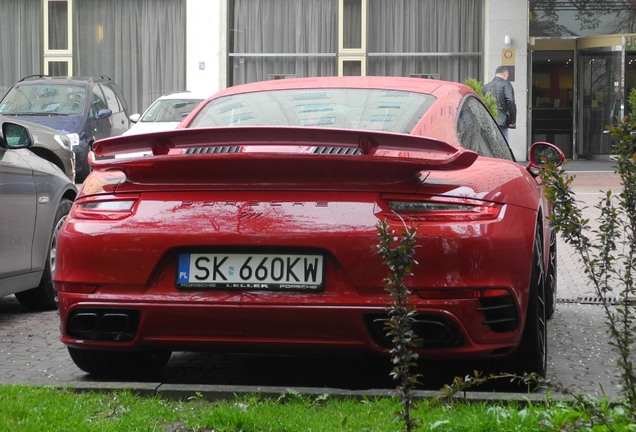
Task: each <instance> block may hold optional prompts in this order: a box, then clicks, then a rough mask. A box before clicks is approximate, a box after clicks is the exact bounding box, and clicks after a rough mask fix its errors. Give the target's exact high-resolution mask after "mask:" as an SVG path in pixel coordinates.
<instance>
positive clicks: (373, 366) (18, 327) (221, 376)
mask: <svg viewBox="0 0 636 432" xmlns="http://www.w3.org/2000/svg"><path fill="white" fill-rule="evenodd" d="M566 170H567V171H568V172H570V173H571V174H573V175H575V181H574V184H573V189H574V191H575V192H576V196H577V199H579V200H580V201H581V204H582V205H584V206H586V207H587V208H586V209H584V215H586V216H589V217H590V218H592V217H593V215H594V211H595V210H594V205H595V204H596V203H597V202H598V200H599V199H600V198H601V197H602V195H603V193H604V191H607V190H612V191H615V192H616V191H620V183H619V181H618V178H617V176H616V175H615V174H613V172H612V166H611V163H609V162H597V161H584V162H571V163H569V164H568V165H567V166H566ZM558 248H559V256H558V270H559V274H558V279H559V280H558V284H559V285H558V286H559V288H558V293H557V310H556V312H555V315H554V317H553V318H552V320H551V321H550V322H549V329H548V332H549V333H548V335H549V336H548V338H549V341H548V351H549V359H548V378H549V379H550V380H551V381H553V382H555V383H559V384H560V385H563V386H565V387H568V388H571V389H572V390H573V391H575V392H580V393H584V394H589V395H593V396H601V395H607V396H609V397H615V396H617V395H618V394H619V392H620V389H619V382H620V381H619V370H618V368H617V366H616V363H615V359H616V355H615V354H614V351H612V348H611V346H610V345H609V343H608V341H609V336H608V332H607V329H606V326H605V324H604V312H603V306H602V305H601V304H600V303H599V302H598V301H596V300H597V299H596V294H595V292H594V290H593V289H592V288H591V287H590V286H589V284H588V282H587V280H586V278H585V276H584V274H583V271H582V265H581V261H580V260H579V258H578V257H577V255H576V253H575V252H574V250H573V248H571V247H570V246H568V245H567V244H565V243H564V242H563V241H562V240H561V239H559V244H558ZM58 319H59V318H58V314H57V312H55V311H51V312H44V313H42V312H40V313H34V312H30V311H27V310H26V309H24V308H23V307H22V306H20V304H19V303H18V302H17V300H16V299H15V298H14V297H13V296H9V297H5V298H0V384H29V385H38V386H54V387H71V388H76V389H80V390H83V389H87V390H88V389H95V390H110V389H131V390H135V391H138V392H140V393H149V394H160V395H163V396H168V397H188V396H191V395H194V394H199V395H204V396H205V397H207V398H209V399H214V398H227V397H232V396H233V395H236V394H238V393H254V392H258V393H262V394H272V395H280V394H281V393H283V392H285V391H287V390H288V389H292V388H293V389H294V390H295V391H299V392H303V393H310V394H311V393H314V394H324V393H330V394H334V395H336V394H338V395H347V396H352V395H353V396H366V395H378V394H388V393H390V391H391V389H392V387H393V383H392V382H391V381H390V379H389V378H388V370H389V369H388V365H387V364H385V363H384V362H379V361H378V362H375V361H372V360H370V359H366V358H365V359H359V358H342V357H335V356H325V357H308V358H298V357H282V358H281V357H275V356H253V355H225V354H222V353H175V354H173V357H172V358H171V360H170V362H169V364H168V366H167V367H166V369H165V370H164V371H163V372H162V374H161V375H160V376H159V377H158V379H157V380H154V381H127V382H120V381H108V380H98V379H95V378H94V377H92V376H90V375H87V374H85V373H84V372H82V371H81V370H79V369H78V368H77V367H76V366H75V365H74V364H73V362H72V361H71V359H70V357H69V355H68V353H67V351H66V349H65V347H64V346H63V345H62V344H61V342H60V341H59V322H58ZM449 365H450V366H449ZM474 366H475V365H474V364H473V363H465V364H462V365H456V364H453V363H450V364H449V363H447V362H445V366H444V367H442V372H441V373H440V372H439V368H440V367H441V366H440V365H439V364H436V363H426V364H424V365H423V366H422V368H421V371H420V372H421V374H422V377H421V380H420V381H421V382H422V383H423V385H422V390H421V392H422V394H424V395H426V394H437V393H438V392H437V390H438V389H439V388H440V387H441V386H442V385H443V383H444V382H449V381H446V380H450V379H452V377H453V376H455V375H460V376H462V375H464V374H466V373H470V371H472V369H474V368H475V367H474ZM477 366H478V367H479V365H477ZM466 397H468V398H470V397H477V398H480V399H483V398H516V397H518V398H521V399H527V398H529V397H530V398H532V397H537V398H541V397H543V394H540V393H539V394H537V393H534V394H531V395H528V394H527V392H525V391H521V392H517V393H511V392H510V389H509V388H504V389H503V390H500V389H498V388H497V386H494V387H493V388H486V389H481V388H480V389H478V391H475V392H474V393H472V396H471V392H468V393H467V394H466Z"/></svg>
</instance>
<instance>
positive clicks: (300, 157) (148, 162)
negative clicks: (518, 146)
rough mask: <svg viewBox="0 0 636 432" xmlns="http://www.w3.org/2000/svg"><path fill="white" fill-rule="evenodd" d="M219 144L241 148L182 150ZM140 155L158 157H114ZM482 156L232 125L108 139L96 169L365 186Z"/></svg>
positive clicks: (98, 149) (146, 176)
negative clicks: (329, 175) (323, 179)
mask: <svg viewBox="0 0 636 432" xmlns="http://www.w3.org/2000/svg"><path fill="white" fill-rule="evenodd" d="M211 147H235V148H236V147H238V148H240V150H238V151H236V152H231V153H227V152H226V153H223V152H220V153H198V154H183V153H184V152H180V151H179V150H186V149H193V148H197V149H201V148H211ZM316 147H328V148H343V149H352V150H356V152H355V153H356V154H351V152H349V154H347V155H342V154H314V152H313V149H315V148H316ZM140 152H141V153H147V154H149V155H150V156H144V157H137V158H130V159H115V158H114V156H116V155H121V154H126V153H140ZM477 157H478V155H477V154H476V153H474V152H472V151H469V150H465V149H461V148H457V147H454V146H452V145H450V144H448V143H445V142H442V141H438V140H435V139H432V138H426V137H420V136H415V135H405V134H395V133H386V132H376V131H366V130H347V129H326V128H301V127H224V128H204V129H177V130H172V131H167V132H156V133H150V134H144V135H129V136H121V137H114V138H107V139H103V140H99V141H97V142H95V144H94V148H93V156H91V157H90V159H89V160H90V164H91V166H92V167H93V168H94V169H96V170H100V171H109V170H117V171H122V172H124V173H125V174H126V176H127V177H128V178H129V179H130V180H132V181H134V180H135V179H137V180H139V181H140V182H142V183H144V182H146V181H153V182H154V181H159V183H163V182H165V181H166V180H168V179H166V178H165V177H166V176H167V177H175V178H176V173H175V174H174V176H172V175H170V173H174V172H175V171H176V172H178V173H179V179H181V180H183V181H185V182H191V181H196V182H199V181H205V182H208V181H220V182H222V183H226V182H227V183H230V182H232V181H237V179H238V177H240V178H241V180H242V181H243V182H244V181H255V182H257V183H262V182H263V181H264V177H265V178H266V179H267V180H268V181H274V182H280V181H292V180H293V178H296V179H297V180H301V179H303V180H307V178H311V177H312V175H315V176H316V177H317V178H318V177H319V176H320V175H321V174H322V175H324V173H325V172H326V171H329V172H335V173H337V175H336V177H341V179H340V180H342V181H354V182H356V183H357V182H360V181H367V182H368V181H370V180H372V178H373V179H375V181H380V182H382V181H389V182H395V181H406V180H409V179H411V180H412V179H413V177H414V176H418V175H419V173H420V172H421V171H425V170H456V169H462V168H466V167H468V166H470V165H471V164H472V163H473V162H474V161H475V159H476V158H477ZM197 170H203V171H204V172H203V173H197V172H196V171H197ZM237 172H238V173H240V175H239V174H237ZM224 176H225V177H226V178H225V180H221V179H223V178H224ZM162 177H163V181H161V180H162ZM204 177H205V178H204ZM188 179H189V180H188ZM363 179H366V180H363ZM356 180H357V181H356Z"/></svg>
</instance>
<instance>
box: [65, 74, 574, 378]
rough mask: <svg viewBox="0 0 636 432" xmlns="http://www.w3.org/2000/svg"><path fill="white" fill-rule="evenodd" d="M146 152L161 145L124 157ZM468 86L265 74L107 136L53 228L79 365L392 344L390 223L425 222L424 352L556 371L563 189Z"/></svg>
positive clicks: (149, 368) (121, 366)
mask: <svg viewBox="0 0 636 432" xmlns="http://www.w3.org/2000/svg"><path fill="white" fill-rule="evenodd" d="M144 152H145V153H149V155H147V156H137V157H134V156H133V157H129V158H125V157H123V158H122V157H118V158H114V156H115V155H120V156H121V155H122V154H131V153H132V154H140V153H144ZM545 157H547V158H550V159H552V160H555V161H556V162H557V163H558V164H560V163H562V162H563V160H564V157H563V154H562V153H561V152H560V151H559V150H558V148H557V147H555V146H553V145H552V144H548V143H536V144H534V145H533V147H532V149H531V151H530V161H529V164H528V166H527V167H523V166H521V165H520V164H518V163H517V162H516V161H515V159H514V156H513V154H512V152H511V150H510V148H509V147H508V144H507V143H506V140H505V139H504V137H503V136H502V134H501V133H500V131H499V130H498V128H497V125H496V124H495V122H494V121H493V119H492V116H491V115H490V113H489V112H488V110H487V109H486V107H485V106H484V105H483V104H482V102H481V100H480V99H479V98H478V97H477V95H475V94H474V93H473V91H472V90H470V89H469V88H468V87H467V86H465V85H462V84H458V83H450V82H443V81H437V80H425V79H418V78H397V77H340V78H335V77H329V78H307V79H289V80H277V81H268V82H259V83H253V84H247V85H241V86H236V87H232V88H228V89H226V90H224V91H221V92H220V93H218V94H216V95H214V96H212V97H211V98H209V99H208V100H207V101H204V102H203V103H202V104H201V105H200V106H199V107H198V108H197V109H195V110H194V111H193V112H192V113H191V114H190V115H189V116H188V117H186V118H185V119H184V121H183V122H182V124H181V125H180V127H179V129H177V130H174V131H169V132H159V133H152V134H144V135H135V136H125V137H118V138H109V139H104V140H101V141H99V142H97V143H95V146H94V154H93V156H92V159H91V165H92V167H93V172H92V173H91V174H90V176H89V177H88V178H87V180H86V181H85V183H84V185H83V187H82V189H81V192H80V195H79V197H78V198H77V199H76V201H75V203H74V204H73V207H72V209H71V212H70V215H69V217H68V218H67V220H66V222H65V224H64V226H63V228H62V230H61V231H60V233H59V237H58V255H57V268H56V272H55V276H54V280H55V286H56V288H57V290H58V294H59V307H60V318H61V332H62V336H61V339H62V341H63V342H64V344H66V345H67V347H68V350H69V352H70V355H71V357H72V359H73V361H74V362H75V363H76V364H77V366H78V367H79V368H81V369H82V370H84V371H86V372H89V373H92V374H98V375H125V374H137V373H152V372H157V371H159V370H160V369H161V368H163V367H164V366H165V364H166V363H167V362H168V360H169V358H170V353H171V352H172V351H196V350H226V351H228V352H234V351H244V350H255V351H268V352H272V351H274V352H289V351H300V352H303V351H305V352H307V351H309V350H320V351H324V350H337V351H340V352H344V351H358V352H369V353H377V354H379V355H387V351H388V350H387V348H388V339H387V337H386V334H385V322H386V317H387V304H388V301H389V295H388V293H387V292H386V291H385V286H384V283H383V281H384V279H385V277H386V276H387V275H388V268H387V267H386V266H385V265H384V264H383V263H382V258H381V257H380V256H379V255H378V252H377V245H378V241H379V238H378V232H377V227H378V223H379V222H380V221H382V220H386V221H388V222H389V223H390V225H391V226H392V227H394V228H395V229H397V230H398V231H399V230H400V229H401V228H402V227H403V226H404V224H408V225H409V226H414V227H416V228H417V243H418V247H417V252H416V259H417V261H418V262H419V265H418V266H417V267H416V268H415V270H414V275H413V276H411V277H410V278H409V279H408V281H407V283H408V286H409V288H410V290H411V294H412V295H411V304H412V307H413V308H414V310H415V312H416V316H415V322H414V324H413V328H414V330H415V331H416V333H417V335H418V336H419V341H420V346H419V347H418V348H417V350H418V352H419V354H420V355H421V356H423V357H435V358H484V357H488V358H491V357H493V358H494V357H497V358H503V357H508V358H511V359H513V360H514V362H513V364H515V362H516V367H515V368H517V369H518V370H520V371H531V372H538V373H544V372H545V368H546V358H547V357H546V356H547V352H546V320H547V318H548V317H549V315H550V314H551V312H552V310H553V308H554V296H555V290H556V246H555V242H554V235H553V233H552V232H551V229H550V225H549V223H548V220H547V218H548V216H549V214H550V205H549V202H548V201H546V198H545V197H544V194H543V190H542V187H541V185H540V184H539V182H538V180H537V178H536V175H535V174H534V173H533V170H535V169H536V168H537V167H538V165H539V163H540V162H539V160H540V159H541V160H543V158H545Z"/></svg>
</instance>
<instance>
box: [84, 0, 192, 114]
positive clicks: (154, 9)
mask: <svg viewBox="0 0 636 432" xmlns="http://www.w3.org/2000/svg"><path fill="white" fill-rule="evenodd" d="M72 16H73V31H74V35H75V37H73V53H74V56H73V73H74V74H75V75H78V76H94V75H104V76H108V77H111V78H113V80H114V81H115V82H116V83H117V84H119V85H120V86H121V88H122V89H124V90H125V99H126V101H127V102H128V105H129V106H130V112H141V111H142V109H141V108H140V107H147V106H149V105H150V104H151V103H152V102H154V100H155V99H156V98H157V95H161V94H165V93H169V92H172V91H176V90H180V89H183V88H185V87H186V85H185V84H186V77H185V75H186V49H185V48H186V0H135V1H130V0H109V1H87V0H80V1H74V2H73V9H72ZM158 71H160V73H158Z"/></svg>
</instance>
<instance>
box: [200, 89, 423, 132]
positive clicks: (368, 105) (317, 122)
mask: <svg viewBox="0 0 636 432" xmlns="http://www.w3.org/2000/svg"><path fill="white" fill-rule="evenodd" d="M434 101H435V98H434V97H433V96H431V95H428V94H422V93H413V92H406V91H393V90H391V91H389V90H369V89H344V88H336V89H318V90H308V89H293V90H274V91H263V92H254V93H244V94H239V95H233V96H226V97H222V98H219V99H215V100H213V101H210V102H209V103H208V104H207V105H206V106H205V107H204V108H203V109H202V110H201V111H200V112H199V113H198V115H197V116H196V117H195V118H194V120H193V121H192V123H191V125H190V127H220V126H305V127H327V128H339V129H363V130H378V131H385V132H396V133H410V132H411V131H412V130H413V128H414V127H415V125H416V124H417V122H418V121H419V120H420V119H421V118H422V116H423V115H424V113H425V112H426V110H428V108H429V107H430V106H431V105H432V104H433V102H434Z"/></svg>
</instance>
